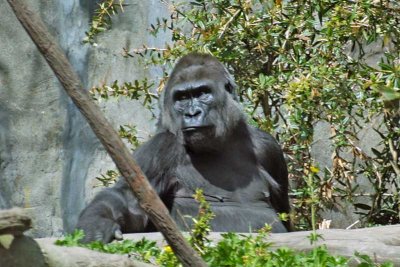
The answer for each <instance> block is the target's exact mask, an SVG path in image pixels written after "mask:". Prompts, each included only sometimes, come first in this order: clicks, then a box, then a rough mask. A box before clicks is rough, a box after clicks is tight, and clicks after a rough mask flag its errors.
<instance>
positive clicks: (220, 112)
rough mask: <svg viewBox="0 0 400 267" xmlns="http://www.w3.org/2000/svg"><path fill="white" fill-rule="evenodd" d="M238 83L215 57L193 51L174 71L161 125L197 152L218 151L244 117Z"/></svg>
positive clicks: (167, 88) (166, 92) (166, 91)
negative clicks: (237, 93) (236, 91)
mask: <svg viewBox="0 0 400 267" xmlns="http://www.w3.org/2000/svg"><path fill="white" fill-rule="evenodd" d="M234 88H235V83H234V81H233V80H232V78H231V76H230V75H229V73H228V71H227V70H226V68H225V67H224V66H223V65H222V64H221V63H220V62H219V61H218V60H217V59H216V58H214V57H211V56H209V55H202V54H191V55H189V56H185V57H183V58H182V59H181V60H180V61H179V62H178V64H177V65H176V66H175V68H174V70H173V71H172V73H171V76H170V78H169V81H168V84H167V86H166V88H165V90H164V100H163V105H162V107H161V110H162V114H161V119H160V122H161V123H160V125H161V127H163V128H164V129H168V130H169V131H171V132H172V133H174V134H175V135H176V136H177V137H178V138H180V139H181V140H182V141H183V143H184V145H185V146H186V147H189V148H191V149H192V150H194V151H204V150H207V151H209V150H214V149H217V147H218V146H219V145H220V144H221V142H223V140H227V133H230V132H232V131H233V129H234V127H235V126H236V124H237V122H238V121H239V120H241V119H243V117H242V112H241V111H240V108H239V105H238V103H237V102H236V101H235V97H236V95H235V92H234Z"/></svg>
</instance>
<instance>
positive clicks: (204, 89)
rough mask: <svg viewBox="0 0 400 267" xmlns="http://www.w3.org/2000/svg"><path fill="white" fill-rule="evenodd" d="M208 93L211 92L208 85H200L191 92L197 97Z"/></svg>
mask: <svg viewBox="0 0 400 267" xmlns="http://www.w3.org/2000/svg"><path fill="white" fill-rule="evenodd" d="M210 93H211V89H210V88H209V87H207V86H201V87H198V88H196V89H194V90H193V93H192V94H193V97H195V98H199V97H202V96H204V95H206V94H210Z"/></svg>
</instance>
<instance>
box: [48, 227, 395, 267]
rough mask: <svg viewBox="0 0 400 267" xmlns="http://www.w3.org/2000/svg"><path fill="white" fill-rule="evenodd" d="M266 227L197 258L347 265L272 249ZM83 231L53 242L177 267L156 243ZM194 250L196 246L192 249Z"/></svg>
mask: <svg viewBox="0 0 400 267" xmlns="http://www.w3.org/2000/svg"><path fill="white" fill-rule="evenodd" d="M269 230H270V228H269V227H268V226H267V227H266V228H265V229H264V230H262V231H261V232H260V233H259V234H258V235H255V236H251V235H241V234H236V233H225V234H222V240H221V241H219V242H218V243H216V244H213V243H211V242H209V241H208V243H206V244H205V246H203V247H202V251H201V255H202V257H203V259H204V260H205V261H206V263H207V264H208V265H209V266H216V267H220V266H266V267H285V266H288V267H289V266H290V267H297V266H298V267H302V266H309V267H315V266H321V267H322V266H332V267H333V266H335V267H339V266H348V263H349V261H350V260H351V259H347V258H344V257H341V256H333V255H331V254H329V252H328V251H327V249H326V247H324V246H320V247H315V248H314V249H312V250H311V251H309V252H297V251H294V250H292V249H288V248H278V249H275V250H273V249H272V248H271V244H270V243H269V242H268V233H269ZM82 238H83V232H82V231H81V230H77V231H75V232H74V233H72V234H70V235H66V236H65V237H64V238H62V239H60V240H57V241H56V244H57V245H60V246H81V247H86V248H89V249H92V250H96V251H100V252H104V253H113V254H129V255H130V256H131V257H134V258H135V259H137V260H141V261H144V262H149V263H153V264H159V265H160V266H166V267H173V266H181V265H180V264H179V262H178V260H177V258H176V257H175V255H174V253H173V251H172V249H171V247H170V246H165V247H163V248H162V249H160V248H159V247H157V245H156V242H154V241H149V240H146V239H142V240H140V241H137V242H135V241H132V240H123V241H114V242H112V243H109V244H102V243H101V242H93V243H90V244H81V243H79V240H81V239H82ZM195 248H196V247H195ZM354 259H356V260H357V262H359V264H358V265H357V266H359V267H373V266H381V267H393V264H391V263H384V264H381V265H378V264H376V263H374V261H373V260H372V259H371V258H370V257H369V256H366V255H362V254H359V253H356V254H355V256H354Z"/></svg>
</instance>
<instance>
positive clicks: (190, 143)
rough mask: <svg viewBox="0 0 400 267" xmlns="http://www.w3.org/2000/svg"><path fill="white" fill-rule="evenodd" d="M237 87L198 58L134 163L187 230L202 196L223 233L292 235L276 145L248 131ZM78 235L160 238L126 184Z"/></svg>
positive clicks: (86, 215) (172, 87) (86, 217)
mask: <svg viewBox="0 0 400 267" xmlns="http://www.w3.org/2000/svg"><path fill="white" fill-rule="evenodd" d="M235 89H236V84H235V82H234V81H233V79H232V77H231V75H230V74H229V72H228V71H227V69H226V68H225V67H224V66H223V65H222V64H221V63H220V62H219V61H218V60H217V59H216V58H214V57H212V56H210V55H206V54H199V53H192V54H189V55H186V56H184V57H183V58H181V59H180V60H179V61H178V63H177V64H176V66H175V68H174V69H173V71H172V73H171V75H170V78H169V80H168V82H167V84H166V87H165V89H164V91H163V93H162V96H161V98H160V101H161V103H160V118H159V121H158V129H157V133H156V134H155V136H154V137H153V138H151V139H150V140H149V141H148V142H147V143H145V144H143V145H142V146H141V147H139V148H138V149H137V150H136V152H135V153H134V158H135V160H136V162H137V163H138V164H139V166H140V167H141V168H142V170H143V172H144V173H145V174H146V176H147V177H148V179H149V181H150V183H151V184H152V186H153V187H154V189H155V190H156V192H157V193H158V194H159V196H160V198H161V200H162V201H163V202H164V204H165V205H166V207H167V208H168V209H169V211H170V213H171V216H172V218H173V219H174V220H175V221H176V223H177V224H178V227H180V228H181V229H182V230H188V229H187V227H188V225H189V226H190V223H191V219H190V218H188V216H185V215H189V216H192V217H194V216H196V214H197V212H198V203H196V201H195V200H194V198H193V194H194V191H195V190H196V189H197V188H201V189H202V190H203V192H204V196H205V198H206V200H207V201H208V202H209V203H210V206H211V209H212V211H213V212H214V214H215V218H214V219H213V220H212V221H211V229H212V230H213V231H216V232H250V231H256V230H257V229H260V228H262V227H263V226H264V225H265V224H266V223H268V224H270V225H271V226H272V231H273V232H286V231H288V230H289V228H290V227H289V223H288V222H284V223H282V222H281V221H280V220H279V217H278V215H277V213H288V212H289V199H288V173H287V167H286V163H285V159H284V156H283V153H282V150H281V148H280V146H279V145H278V143H277V142H276V140H275V139H274V138H273V137H272V136H271V135H269V134H268V133H265V132H263V131H261V130H259V129H256V128H253V127H252V126H250V125H249V124H247V123H246V117H245V115H244V114H243V112H242V111H241V108H240V105H239V103H238V102H237V95H236V90H235ZM76 228H79V229H83V230H84V231H85V239H84V242H89V241H93V240H101V241H103V242H110V241H111V240H113V239H119V238H120V237H121V233H122V232H123V233H131V232H151V231H156V229H155V227H154V225H153V224H152V223H151V221H149V218H148V216H147V215H146V214H145V213H144V211H143V210H142V209H141V208H140V207H139V204H138V201H137V200H136V199H135V196H134V195H133V193H132V191H131V189H130V187H129V185H128V184H127V183H126V182H125V179H121V178H120V179H119V181H118V182H117V183H116V184H115V185H114V187H112V188H107V189H104V190H103V191H101V192H100V193H99V194H97V195H96V196H95V198H94V199H93V201H92V202H91V203H90V204H89V205H88V206H87V207H86V208H85V209H84V210H83V211H82V212H81V214H80V217H79V220H78V224H77V226H76Z"/></svg>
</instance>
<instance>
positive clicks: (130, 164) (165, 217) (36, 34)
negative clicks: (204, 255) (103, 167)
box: [7, 0, 207, 267]
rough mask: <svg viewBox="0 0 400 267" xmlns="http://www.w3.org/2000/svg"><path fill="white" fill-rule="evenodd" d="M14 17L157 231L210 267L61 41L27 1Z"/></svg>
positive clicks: (182, 253)
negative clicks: (182, 230)
mask: <svg viewBox="0 0 400 267" xmlns="http://www.w3.org/2000/svg"><path fill="white" fill-rule="evenodd" d="M7 1H8V3H9V5H10V6H11V8H12V9H13V11H14V14H15V15H16V17H17V18H18V20H19V21H20V22H21V24H22V26H23V27H24V28H25V30H26V31H27V33H28V34H29V36H30V37H31V38H32V41H33V42H34V43H35V44H36V46H37V48H38V49H39V51H40V52H41V53H42V55H43V56H44V57H45V59H46V61H47V63H48V64H49V65H50V67H51V68H52V69H53V71H54V73H55V75H56V76H57V78H58V80H59V81H60V82H61V84H62V85H63V86H64V89H65V91H66V93H67V94H68V95H69V96H70V97H71V99H72V101H73V102H74V103H75V105H76V106H77V107H78V108H79V110H80V111H81V112H82V114H83V115H84V116H85V117H86V120H87V121H88V123H89V124H90V126H91V128H92V129H93V132H94V133H95V134H96V136H97V137H98V138H99V139H100V141H101V143H102V144H103V146H104V147H105V149H106V150H107V152H108V153H109V154H110V156H111V158H112V159H113V161H114V162H115V164H116V165H117V167H118V169H119V171H120V172H121V174H122V176H124V178H125V179H126V181H127V182H128V184H129V185H130V187H131V189H132V191H133V193H134V194H135V196H136V198H137V199H138V201H139V204H140V206H141V207H142V209H143V210H144V211H145V212H146V214H147V215H148V216H149V218H150V220H151V221H152V222H153V223H154V225H155V226H156V227H157V229H158V230H159V231H160V232H161V233H162V234H163V235H164V237H165V239H166V240H167V242H168V244H169V245H170V246H171V247H172V249H173V250H174V252H175V254H176V256H177V257H178V259H179V260H180V261H181V262H182V264H183V265H184V266H187V267H189V266H202V267H203V266H204V267H205V266H207V265H206V264H205V263H204V261H203V260H202V259H201V258H200V256H199V255H198V254H197V253H196V252H195V250H194V249H193V248H192V247H190V246H189V244H188V243H187V242H186V240H185V238H184V237H183V235H182V234H181V233H180V231H179V230H178V227H177V226H176V224H175V222H174V221H173V220H172V218H171V217H170V216H169V211H168V209H167V208H166V207H165V205H164V204H163V202H162V201H161V200H160V198H159V197H158V195H157V193H156V192H155V191H154V190H153V188H152V187H151V185H150V183H149V182H148V180H147V178H146V176H145V175H144V174H143V172H142V171H141V169H140V167H139V166H138V165H137V164H136V162H135V161H134V159H133V158H132V156H131V154H130V152H129V150H128V148H127V147H126V146H125V145H124V143H123V142H122V140H121V138H120V137H119V136H118V134H117V132H116V131H115V130H114V129H113V127H112V126H111V124H110V123H109V122H108V121H107V120H106V118H105V117H104V115H103V114H102V112H101V110H100V108H99V107H98V106H97V105H96V104H95V103H94V102H93V101H92V100H91V99H90V96H89V94H88V93H87V92H86V91H85V90H84V89H83V86H82V83H81V81H80V79H79V77H78V75H77V74H76V72H75V71H74V70H73V68H72V66H71V64H70V63H69V61H68V59H67V58H66V56H65V54H64V52H63V51H62V50H61V48H60V47H59V45H58V44H57V42H56V41H55V40H54V38H53V37H52V36H51V35H50V33H49V31H48V30H47V28H46V26H45V25H44V24H43V22H42V21H41V19H40V18H39V16H37V15H36V14H35V13H33V12H32V11H31V10H30V9H29V8H28V7H27V5H26V3H25V2H24V0H7Z"/></svg>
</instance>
